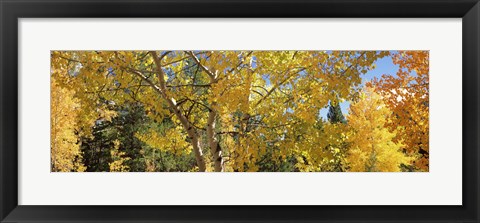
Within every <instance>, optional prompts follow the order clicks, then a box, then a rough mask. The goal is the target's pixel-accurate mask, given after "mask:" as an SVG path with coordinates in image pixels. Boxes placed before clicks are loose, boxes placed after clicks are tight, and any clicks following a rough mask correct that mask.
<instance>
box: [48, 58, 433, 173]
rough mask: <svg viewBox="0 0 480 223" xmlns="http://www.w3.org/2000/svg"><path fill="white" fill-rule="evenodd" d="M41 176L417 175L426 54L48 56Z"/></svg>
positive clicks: (423, 131) (423, 140) (423, 136)
mask: <svg viewBox="0 0 480 223" xmlns="http://www.w3.org/2000/svg"><path fill="white" fill-rule="evenodd" d="M50 63H51V64H50V65H51V67H50V68H51V69H50V147H51V150H50V163H51V165H50V170H51V172H428V171H429V51H401V50H390V51H335V50H315V51H294V50H281V51H279V50H275V51H258V50H225V51H218V50H214V51H209V50H189V51H188V50H187V51H184V50H182V51H180V50H171V51H168V50H159V51H93V50H92V51H51V52H50Z"/></svg>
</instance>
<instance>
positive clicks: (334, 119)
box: [327, 100, 346, 124]
mask: <svg viewBox="0 0 480 223" xmlns="http://www.w3.org/2000/svg"><path fill="white" fill-rule="evenodd" d="M327 118H328V121H329V122H330V123H332V124H334V123H343V124H345V123H346V120H345V116H343V114H342V109H341V108H340V103H338V100H337V102H332V101H330V106H329V108H328V114H327Z"/></svg>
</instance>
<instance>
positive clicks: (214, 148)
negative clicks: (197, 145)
mask: <svg viewBox="0 0 480 223" xmlns="http://www.w3.org/2000/svg"><path fill="white" fill-rule="evenodd" d="M216 115H217V113H216V112H215V111H214V110H210V112H209V113H208V121H207V139H208V144H209V146H210V152H211V153H212V158H213V164H214V169H215V172H223V158H222V149H221V148H220V145H219V143H218V140H217V138H216V134H215V117H216Z"/></svg>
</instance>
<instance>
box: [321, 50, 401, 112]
mask: <svg viewBox="0 0 480 223" xmlns="http://www.w3.org/2000/svg"><path fill="white" fill-rule="evenodd" d="M375 64H376V67H375V69H373V70H370V71H369V72H367V73H366V74H365V75H362V76H361V77H362V84H365V83H366V82H368V81H370V80H372V79H373V78H375V77H377V78H380V77H381V76H382V75H383V74H387V75H393V76H396V73H397V71H398V69H399V67H398V65H395V64H393V61H392V58H391V57H390V56H387V57H384V58H382V59H379V60H377V61H376V62H375ZM349 106H350V102H348V101H345V102H342V103H340V108H341V109H342V113H343V114H344V115H347V114H348V108H349ZM327 113H328V108H323V109H322V110H320V116H321V117H322V118H323V119H325V120H326V119H327Z"/></svg>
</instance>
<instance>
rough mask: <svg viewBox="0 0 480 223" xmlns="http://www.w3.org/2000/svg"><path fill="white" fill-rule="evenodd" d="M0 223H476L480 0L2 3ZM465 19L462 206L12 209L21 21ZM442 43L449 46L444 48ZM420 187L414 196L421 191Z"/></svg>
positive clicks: (479, 159) (40, 0)
mask: <svg viewBox="0 0 480 223" xmlns="http://www.w3.org/2000/svg"><path fill="white" fill-rule="evenodd" d="M0 15H1V18H0V19H1V27H0V36H1V52H0V68H1V75H0V100H1V103H0V105H1V110H0V183H1V184H0V221H1V222H249V221H250V222H472V223H473V222H479V219H480V218H479V208H480V207H479V201H480V199H479V198H480V197H479V194H480V193H479V190H480V185H479V173H480V172H479V163H480V157H479V154H480V153H479V152H478V148H479V131H478V128H479V86H480V83H479V59H480V57H479V56H480V48H479V46H480V45H479V41H480V37H479V35H480V26H479V25H480V23H479V22H480V4H479V3H478V0H296V1H295V0H243V1H241V0H142V1H135V0H118V1H108V0H100V1H94V0H63V1H58V0H38V1H34V0H16V1H14V0H0ZM47 17H48V18H74V17H88V18H106V17H113V18H120V17H127V18H131V17H213V18H225V17H259V18H265V17H270V18H275V17H334V18H338V17H347V18H353V17H362V18H365V17H369V18H400V17H401V18H404V17H405V18H445V17H448V18H452V17H455V18H463V19H462V21H463V22H462V35H463V37H462V41H463V42H462V44H463V64H462V70H463V74H462V75H463V76H462V78H463V80H462V85H463V88H462V94H463V99H462V100H463V101H462V103H463V106H462V112H463V117H462V123H463V126H462V128H463V139H462V140H463V142H462V145H463V172H462V174H463V177H462V178H463V182H462V184H463V196H462V197H463V205H461V206H25V205H18V198H17V195H18V155H17V149H18V142H17V140H18V130H19V129H18V68H17V64H18V22H17V20H18V19H19V18H47ZM445 44H448V43H445ZM422 189H423V188H421V187H420V186H419V188H418V190H422Z"/></svg>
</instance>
